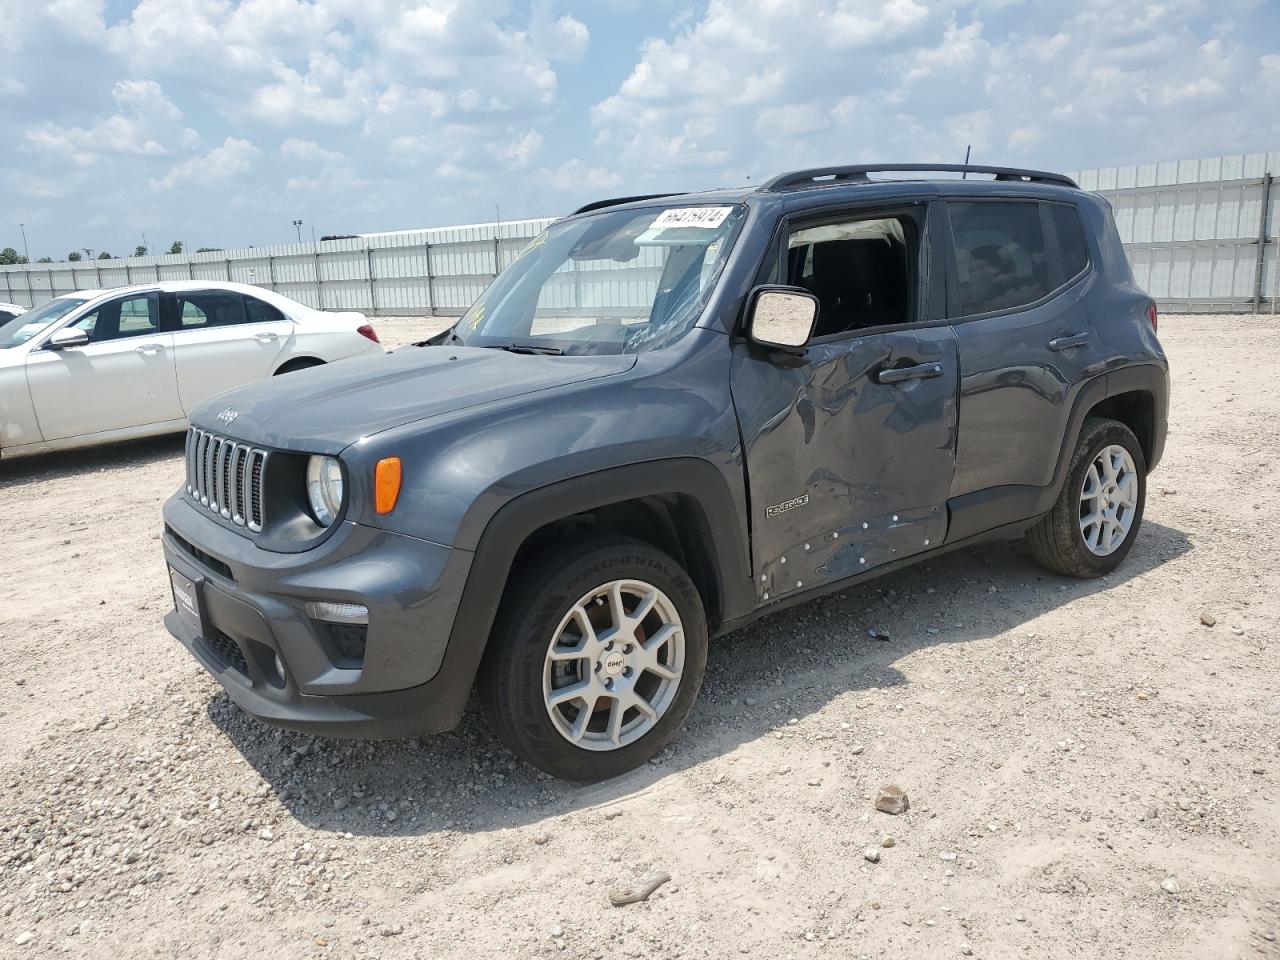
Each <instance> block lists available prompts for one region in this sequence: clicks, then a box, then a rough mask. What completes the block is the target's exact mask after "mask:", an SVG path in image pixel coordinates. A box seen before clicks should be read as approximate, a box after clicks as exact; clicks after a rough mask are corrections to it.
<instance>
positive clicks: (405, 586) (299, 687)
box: [163, 494, 483, 738]
mask: <svg viewBox="0 0 1280 960" xmlns="http://www.w3.org/2000/svg"><path fill="white" fill-rule="evenodd" d="M164 517H165V531H164V540H163V542H164V555H165V560H166V562H167V563H168V565H169V567H170V568H171V569H172V570H174V571H176V572H177V573H178V574H180V575H181V576H182V577H184V578H186V580H188V581H190V583H191V589H192V591H193V592H194V594H195V595H196V597H197V598H198V599H197V607H198V611H197V614H196V615H195V616H194V617H192V616H188V617H185V618H184V617H181V616H179V615H178V612H177V610H176V609H175V610H174V611H171V612H170V613H169V614H168V616H166V617H165V626H166V627H168V629H169V632H170V633H172V634H173V635H174V637H176V638H177V639H178V640H179V641H180V642H181V643H182V644H183V646H185V647H186V648H187V649H188V650H189V651H190V652H191V654H192V655H193V656H194V657H195V658H196V659H197V660H198V661H199V662H200V663H201V664H202V665H203V666H204V667H205V668H206V669H207V670H208V671H209V672H210V673H211V674H213V676H214V677H215V678H216V679H217V680H218V682H219V683H221V684H222V686H223V688H224V689H225V690H226V691H227V694H228V695H229V696H230V697H231V699H232V700H233V701H235V702H236V703H237V704H238V705H239V706H240V707H242V708H243V709H244V710H245V711H247V712H248V713H250V714H252V715H254V716H255V717H258V718H259V719H261V720H263V721H265V722H267V723H271V724H274V725H277V726H282V727H288V728H290V729H295V730H303V731H307V732H311V733H318V734H323V735H327V736H349V737H366V738H389V737H401V736H416V735H420V734H425V733H434V732H438V731H441V730H447V729H451V728H452V727H454V726H456V725H457V722H458V719H459V718H460V717H461V714H462V709H463V707H464V705H465V703H466V700H467V696H468V694H469V692H470V688H471V681H472V673H473V671H472V673H468V672H467V670H466V669H462V670H459V669H457V666H456V665H457V664H458V663H459V662H463V661H465V662H473V661H474V658H467V657H462V658H459V657H457V656H454V657H447V656H446V654H447V653H448V650H449V646H450V639H451V632H452V627H453V623H454V619H455V615H456V613H457V608H458V601H459V598H460V597H461V595H462V587H463V585H464V584H465V582H466V575H467V571H468V570H469V568H470V563H471V554H470V553H469V552H468V551H465V550H455V549H452V548H449V547H444V546H441V545H439V544H435V543H428V542H426V541H423V540H417V539H414V538H413V537H407V536H403V535H401V534H396V533H391V532H388V531H385V530H378V529H374V528H371V527H365V526H361V525H359V524H354V523H344V524H343V526H342V527H341V528H340V529H339V530H336V531H335V532H334V533H333V535H332V536H330V537H329V538H328V539H326V540H325V541H324V542H323V543H322V544H320V545H319V546H317V547H316V548H314V549H312V550H308V551H306V552H305V553H300V554H281V553H274V552H271V551H266V550H263V549H261V548H260V547H258V546H257V545H256V544H255V543H254V542H253V541H252V540H251V539H250V538H248V537H245V536H242V535H241V534H239V533H236V532H234V531H232V530H229V529H227V528H226V527H224V526H222V525H220V524H218V523H216V522H214V521H213V520H211V519H209V518H208V517H207V516H206V515H205V512H204V511H202V510H199V509H197V508H196V507H194V506H193V505H192V504H191V503H190V502H189V501H187V500H186V499H185V497H184V496H183V495H181V494H177V495H175V496H174V497H172V498H171V499H170V500H169V501H168V503H166V504H165V508H164ZM308 600H330V601H337V602H344V603H358V604H362V605H364V606H365V607H367V608H368V610H369V624H368V628H367V631H365V634H364V647H363V656H361V657H353V656H351V655H350V645H349V644H348V645H346V646H340V645H339V644H338V643H337V642H336V641H335V634H334V632H333V631H332V628H331V627H330V626H329V625H327V624H326V623H325V622H323V621H318V620H313V619H311V618H310V617H309V616H308V614H307V610H306V604H307V601H308ZM482 639H483V638H481V640H482ZM455 653H456V651H455ZM464 666H465V663H464Z"/></svg>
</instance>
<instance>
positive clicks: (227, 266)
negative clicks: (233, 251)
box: [223, 257, 231, 283]
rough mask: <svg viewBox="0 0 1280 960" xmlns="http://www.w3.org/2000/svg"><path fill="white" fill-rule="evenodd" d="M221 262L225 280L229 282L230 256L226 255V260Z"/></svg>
mask: <svg viewBox="0 0 1280 960" xmlns="http://www.w3.org/2000/svg"><path fill="white" fill-rule="evenodd" d="M223 263H224V264H225V266H224V267H223V269H224V270H225V271H226V273H227V282H228V283H230V282H231V258H230V257H227V258H226V260H224V261H223Z"/></svg>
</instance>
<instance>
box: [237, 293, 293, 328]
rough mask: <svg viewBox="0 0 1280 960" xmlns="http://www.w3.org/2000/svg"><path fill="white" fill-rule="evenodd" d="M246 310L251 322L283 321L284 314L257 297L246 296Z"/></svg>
mask: <svg viewBox="0 0 1280 960" xmlns="http://www.w3.org/2000/svg"><path fill="white" fill-rule="evenodd" d="M244 312H245V316H246V317H247V318H248V322H249V323H283V322H284V314H283V313H281V312H280V311H279V310H277V309H276V308H275V307H273V306H272V305H271V304H269V303H266V302H264V301H262V300H259V299H258V298H257V297H245V298H244Z"/></svg>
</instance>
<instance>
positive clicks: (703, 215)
mask: <svg viewBox="0 0 1280 960" xmlns="http://www.w3.org/2000/svg"><path fill="white" fill-rule="evenodd" d="M732 210H733V207H674V208H672V209H670V210H664V211H663V212H662V213H661V214H660V215H659V216H658V219H656V220H654V221H653V223H652V224H650V229H652V228H654V227H701V228H702V229H704V230H714V229H715V228H716V227H718V226H720V224H722V223H724V218H725V217H727V216H729V213H730V211H732Z"/></svg>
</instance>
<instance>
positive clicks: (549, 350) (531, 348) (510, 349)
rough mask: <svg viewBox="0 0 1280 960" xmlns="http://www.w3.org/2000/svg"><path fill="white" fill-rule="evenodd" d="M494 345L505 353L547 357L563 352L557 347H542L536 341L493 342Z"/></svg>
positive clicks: (556, 355) (559, 354) (560, 354)
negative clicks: (533, 354) (534, 354)
mask: <svg viewBox="0 0 1280 960" xmlns="http://www.w3.org/2000/svg"><path fill="white" fill-rule="evenodd" d="M494 346H495V347H497V348H498V349H499V350H505V351H507V353H536V354H540V355H544V356H548V357H559V356H563V354H564V351H563V350H561V349H560V348H559V347H544V346H542V345H541V344H538V343H495V344H494Z"/></svg>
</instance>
